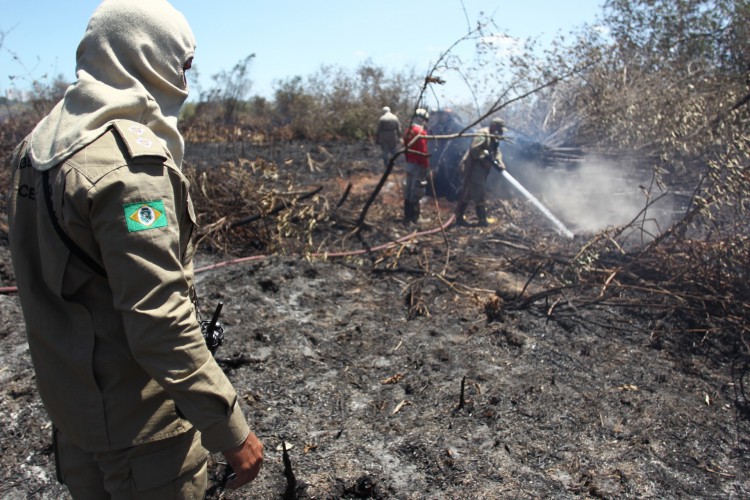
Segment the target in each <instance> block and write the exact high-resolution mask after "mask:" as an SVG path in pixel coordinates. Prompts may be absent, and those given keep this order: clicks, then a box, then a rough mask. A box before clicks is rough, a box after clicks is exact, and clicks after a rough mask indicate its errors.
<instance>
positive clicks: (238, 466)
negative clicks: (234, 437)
mask: <svg viewBox="0 0 750 500" xmlns="http://www.w3.org/2000/svg"><path fill="white" fill-rule="evenodd" d="M223 455H224V458H226V459H227V463H228V464H229V465H231V466H232V469H234V473H235V474H236V476H235V477H234V478H232V479H231V480H230V481H229V482H228V483H227V488H229V489H230V490H236V489H237V488H241V487H242V486H245V485H246V484H247V483H249V482H250V481H252V480H253V479H255V478H256V477H258V473H259V472H260V466H261V465H262V464H263V443H261V442H260V440H259V439H258V437H257V436H256V435H255V434H253V433H252V432H251V433H250V434H248V435H247V438H245V442H244V443H242V444H241V445H239V446H238V447H237V448H232V449H231V450H227V451H225V452H223Z"/></svg>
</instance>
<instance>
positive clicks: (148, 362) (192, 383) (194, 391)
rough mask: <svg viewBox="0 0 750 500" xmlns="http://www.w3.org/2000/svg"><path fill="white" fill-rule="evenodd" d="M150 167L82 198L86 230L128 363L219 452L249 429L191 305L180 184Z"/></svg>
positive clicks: (120, 172) (123, 171) (184, 196)
mask: <svg viewBox="0 0 750 500" xmlns="http://www.w3.org/2000/svg"><path fill="white" fill-rule="evenodd" d="M155 163H156V164H141V165H135V166H130V167H123V168H119V169H116V170H114V171H113V172H111V173H109V174H107V175H106V176H105V177H104V178H103V179H101V180H99V181H98V182H97V184H96V186H95V187H94V188H93V189H91V190H90V192H89V193H88V205H89V207H90V210H89V217H90V220H91V226H92V229H93V232H94V237H95V238H96V240H97V244H98V246H99V249H100V251H101V259H102V261H103V264H104V267H105V269H106V272H107V279H108V281H109V284H110V287H111V289H112V293H113V303H114V307H115V309H116V310H117V311H118V312H120V313H121V315H122V318H123V322H124V328H125V332H126V336H127V342H128V345H129V347H130V350H131V352H132V355H133V357H134V359H135V360H136V362H137V363H138V364H139V365H140V366H141V367H142V368H143V369H144V370H145V371H146V372H147V373H148V374H149V375H150V376H151V377H152V378H153V379H154V380H155V381H156V382H157V383H159V385H161V386H162V387H163V388H164V389H165V390H166V391H167V393H168V394H169V395H170V397H171V398H172V399H173V400H174V402H175V404H176V405H177V407H178V408H179V409H180V411H181V412H182V413H183V414H184V415H185V417H186V418H187V419H188V420H189V421H190V422H191V423H192V424H193V425H194V426H195V427H197V428H198V429H199V430H200V431H201V432H202V433H203V445H204V446H205V447H206V448H207V449H208V450H209V451H212V452H218V451H224V450H227V449H230V448H233V447H236V446H238V445H239V444H240V443H242V442H243V440H244V439H245V437H246V436H247V434H248V432H249V429H248V427H247V423H246V422H245V419H244V417H243V415H242V411H241V409H240V407H239V404H238V402H237V394H236V392H235V390H234V388H233V387H232V385H231V383H230V381H229V380H228V379H227V377H226V375H225V374H224V373H223V372H222V370H221V368H220V367H219V366H218V364H217V363H216V361H215V360H214V359H213V357H212V356H211V354H210V352H209V351H208V349H207V348H206V346H205V342H204V340H203V336H202V335H201V332H200V327H199V325H198V322H197V319H196V317H195V313H194V310H193V305H192V302H191V300H190V296H189V285H188V284H189V282H191V281H192V280H191V278H192V274H191V271H190V266H189V262H187V261H188V260H189V259H186V258H185V255H184V252H185V250H186V244H185V242H186V241H187V240H188V239H189V235H186V234H185V232H186V231H187V232H189V231H191V230H192V224H193V223H192V219H191V215H190V213H189V211H188V208H187V207H188V184H187V181H185V180H184V177H183V176H182V175H181V174H180V173H179V172H178V171H176V170H174V169H172V168H169V167H167V166H164V165H162V164H161V163H159V162H158V161H155Z"/></svg>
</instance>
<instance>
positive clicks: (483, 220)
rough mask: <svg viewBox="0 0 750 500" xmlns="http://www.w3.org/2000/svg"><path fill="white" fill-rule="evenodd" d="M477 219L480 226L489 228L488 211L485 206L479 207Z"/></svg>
mask: <svg viewBox="0 0 750 500" xmlns="http://www.w3.org/2000/svg"><path fill="white" fill-rule="evenodd" d="M477 219H479V225H480V226H482V227H487V226H488V225H489V223H488V222H487V209H486V208H485V206H484V205H477Z"/></svg>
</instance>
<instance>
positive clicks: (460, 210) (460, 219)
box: [456, 201, 469, 226]
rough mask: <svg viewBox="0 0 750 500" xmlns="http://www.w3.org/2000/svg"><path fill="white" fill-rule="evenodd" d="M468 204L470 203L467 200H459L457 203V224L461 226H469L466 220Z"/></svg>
mask: <svg viewBox="0 0 750 500" xmlns="http://www.w3.org/2000/svg"><path fill="white" fill-rule="evenodd" d="M467 206H468V203H466V202H465V201H459V202H458V205H456V224H458V225H459V226H468V225H469V224H468V223H467V222H466V217H465V216H464V214H465V213H466V207H467Z"/></svg>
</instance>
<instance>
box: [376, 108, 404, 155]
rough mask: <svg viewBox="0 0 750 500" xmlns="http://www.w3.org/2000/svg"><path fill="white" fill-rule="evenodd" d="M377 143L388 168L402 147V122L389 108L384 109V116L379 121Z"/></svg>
mask: <svg viewBox="0 0 750 500" xmlns="http://www.w3.org/2000/svg"><path fill="white" fill-rule="evenodd" d="M375 142H376V143H377V144H379V145H380V148H381V150H382V151H383V165H384V166H388V162H390V161H391V158H392V157H393V155H394V154H395V153H396V151H398V148H399V146H401V122H400V121H399V119H398V116H396V115H395V114H393V113H392V112H391V108H389V107H388V106H386V107H384V108H383V114H382V115H381V116H380V119H379V120H378V129H377V132H376V133H375Z"/></svg>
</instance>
